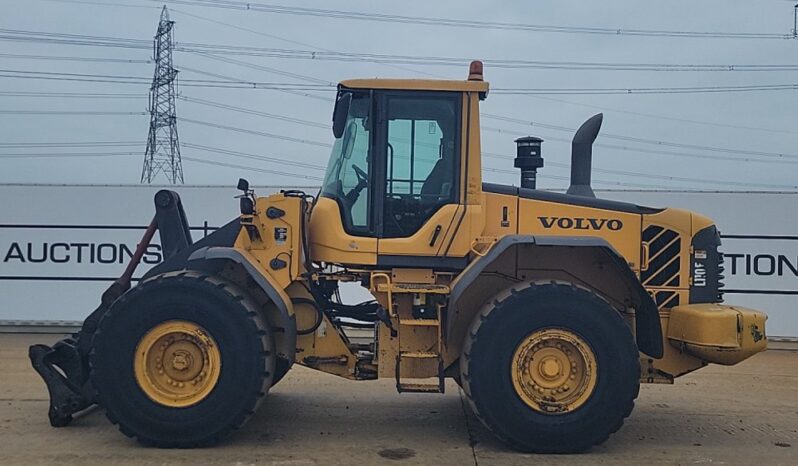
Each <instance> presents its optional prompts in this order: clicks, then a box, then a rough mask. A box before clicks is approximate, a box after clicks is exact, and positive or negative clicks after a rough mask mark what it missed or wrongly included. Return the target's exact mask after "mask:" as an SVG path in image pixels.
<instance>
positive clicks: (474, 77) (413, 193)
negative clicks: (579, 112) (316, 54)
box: [30, 62, 767, 452]
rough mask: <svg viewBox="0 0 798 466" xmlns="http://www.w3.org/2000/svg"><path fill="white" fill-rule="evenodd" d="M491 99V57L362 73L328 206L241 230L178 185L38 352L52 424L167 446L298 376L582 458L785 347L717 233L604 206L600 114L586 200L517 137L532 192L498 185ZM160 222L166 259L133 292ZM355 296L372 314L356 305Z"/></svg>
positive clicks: (588, 133)
mask: <svg viewBox="0 0 798 466" xmlns="http://www.w3.org/2000/svg"><path fill="white" fill-rule="evenodd" d="M487 96H488V83H487V82H485V81H484V80H483V76H482V64H481V63H480V62H474V63H472V66H471V68H470V73H469V77H468V79H467V80H463V81H456V80H409V79H355V80H347V81H343V82H341V83H340V85H339V87H338V94H337V99H336V105H335V109H334V111H333V118H332V130H333V134H334V136H335V144H334V147H333V150H332V154H331V156H330V161H329V165H328V168H327V173H326V176H325V178H324V182H323V185H322V187H321V190H320V192H319V193H318V194H317V195H315V196H313V195H310V194H307V193H304V192H299V191H283V192H280V193H279V194H273V195H270V196H267V197H256V196H255V194H254V193H253V191H252V190H251V189H250V187H249V183H248V182H247V181H246V180H243V179H242V180H240V181H239V185H238V188H239V189H240V190H241V195H240V196H239V198H240V215H239V216H238V217H237V218H235V219H234V220H233V221H231V222H230V223H228V224H227V225H225V226H224V227H222V228H220V229H219V230H217V231H216V232H215V233H213V234H211V235H209V236H207V237H206V238H203V239H202V240H200V241H197V242H193V241H192V238H191V235H190V232H189V229H188V223H187V221H186V216H185V213H184V211H183V207H182V205H181V202H180V198H179V197H178V196H177V194H176V193H174V192H171V191H166V190H164V191H160V192H159V193H157V194H156V196H155V208H156V215H155V218H154V220H153V222H152V224H151V225H150V228H148V229H147V233H146V234H145V237H144V238H143V240H142V241H141V244H140V245H139V249H138V251H137V254H136V255H134V257H133V260H132V261H131V263H130V265H129V266H128V268H127V270H126V272H125V274H123V276H122V277H121V278H120V279H119V280H118V281H117V282H115V283H114V284H113V285H112V286H111V287H110V288H109V289H108V291H106V293H105V295H104V296H103V299H102V303H101V304H100V306H99V307H98V308H97V310H96V311H95V312H93V313H92V314H91V315H90V316H89V317H88V318H87V319H86V321H85V323H84V324H83V327H82V329H81V331H80V332H79V333H77V334H75V335H74V337H73V338H70V339H66V340H63V341H61V342H59V343H57V344H56V345H55V346H54V347H52V348H50V347H47V346H44V345H34V346H33V347H31V349H30V357H31V361H32V363H33V366H34V367H35V368H36V370H37V371H38V372H39V373H40V374H41V375H42V377H43V378H44V380H45V382H46V384H47V387H48V389H49V391H50V396H51V406H50V420H51V423H52V424H53V425H54V426H62V425H66V424H67V423H69V421H70V420H71V419H72V415H73V414H74V413H76V412H78V411H81V410H83V409H85V408H87V407H88V406H90V405H92V404H99V405H100V406H101V407H103V408H104V409H105V411H106V413H107V416H108V418H109V419H110V420H111V422H113V423H114V424H118V426H119V429H120V430H121V431H122V432H123V433H124V434H126V435H128V436H131V437H136V438H137V439H138V440H140V441H141V442H144V443H146V444H151V445H156V446H160V447H191V446H201V445H207V444H211V443H213V442H216V441H218V440H220V439H221V438H223V437H224V436H225V435H227V434H229V433H230V432H231V431H232V430H234V429H238V428H239V427H241V426H242V425H243V424H244V423H245V422H246V421H247V419H248V418H249V417H250V416H251V415H252V414H253V413H254V412H255V410H256V409H257V407H258V405H259V404H260V403H261V401H263V399H264V398H265V397H266V395H267V393H268V391H269V389H270V388H271V387H273V386H274V385H275V384H277V383H278V382H279V381H280V380H281V379H282V378H283V377H284V376H285V375H286V373H287V372H288V371H289V370H290V369H291V367H292V365H293V364H295V363H296V364H301V365H303V366H306V367H309V368H312V369H316V370H319V371H322V372H327V373H330V374H334V375H337V376H340V377H344V378H347V379H352V380H373V379H377V378H386V377H387V378H390V379H393V380H395V382H396V389H397V390H398V391H399V392H424V393H443V391H444V389H445V387H446V384H445V383H444V382H445V379H446V378H452V379H454V380H455V381H456V383H457V384H459V386H460V387H462V390H463V392H464V393H465V395H467V399H468V402H469V404H470V406H471V409H473V411H474V413H475V414H476V416H477V417H478V418H479V419H480V420H481V421H482V422H483V423H484V424H485V425H486V426H487V427H488V428H489V429H490V430H491V431H492V432H494V433H495V435H496V436H497V437H499V438H500V439H502V440H503V441H505V442H506V443H507V444H508V445H509V446H511V447H512V448H515V449H518V450H521V451H533V452H578V451H583V450H585V449H588V448H590V447H591V446H592V445H595V444H598V443H601V442H603V441H604V440H606V439H607V437H608V436H609V435H611V434H612V433H613V432H615V431H617V430H618V429H619V428H620V427H621V424H622V423H623V421H624V419H625V418H626V417H627V416H629V414H630V413H631V411H632V408H633V406H634V400H635V398H636V397H637V395H638V391H639V387H640V383H673V381H674V379H675V378H676V377H679V376H681V375H684V374H687V373H689V372H691V371H694V370H696V369H699V368H701V367H704V366H706V365H707V364H709V363H717V364H727V365H729V364H736V363H738V362H740V361H742V360H744V359H746V358H748V357H749V356H751V355H753V354H755V353H757V352H759V351H762V350H764V349H765V347H766V344H767V338H766V336H765V320H766V316H765V315H764V314H763V313H761V312H758V311H755V310H751V309H746V308H743V307H739V306H735V305H727V304H721V302H722V300H723V299H722V295H723V290H722V288H723V259H722V254H721V253H720V252H719V251H718V246H719V245H720V239H719V234H718V230H717V229H716V227H715V225H714V224H713V222H712V221H711V220H710V219H708V218H706V217H703V216H701V215H699V214H696V213H692V212H688V211H684V210H677V209H657V208H649V207H642V206H638V205H635V204H629V203H624V202H616V201H611V200H603V199H597V198H596V197H595V195H594V193H593V191H592V189H591V187H590V165H591V156H592V153H591V148H592V144H593V141H594V140H595V138H596V136H597V134H598V131H599V128H600V125H601V115H596V116H594V117H593V118H591V119H589V120H588V121H587V122H586V123H585V124H584V125H582V127H581V128H580V129H579V130H578V131H577V132H576V134H575V136H574V138H573V145H572V168H571V170H572V173H571V177H572V184H571V187H570V188H569V190H568V193H567V194H561V193H555V192H549V191H544V190H539V189H536V183H535V180H536V173H537V170H538V169H539V168H540V167H542V166H543V158H542V156H541V142H542V141H541V140H540V139H537V138H534V137H527V138H521V139H519V140H517V141H516V142H517V157H516V159H515V166H516V167H517V168H519V169H520V171H521V182H520V187H515V186H504V185H496V184H489V183H483V182H482V165H481V163H482V160H481V147H480V121H479V117H480V113H479V104H480V101H481V100H483V99H485V98H486V97H487ZM155 231H158V232H159V233H160V238H161V244H162V247H163V250H164V257H165V260H164V261H163V262H162V263H160V264H159V265H157V266H155V267H154V268H152V269H151V270H149V271H148V272H147V273H146V274H145V275H144V276H143V278H142V279H141V280H140V281H139V282H138V283H137V284H136V286H134V287H132V288H131V286H130V278H131V276H132V273H133V269H135V266H136V265H137V263H138V261H139V259H140V257H141V253H142V252H143V248H146V246H147V244H148V243H149V241H150V239H151V238H152V237H153V235H154V233H155ZM349 282H351V283H355V284H359V285H361V286H362V287H364V288H365V289H367V290H368V291H369V292H370V293H371V294H372V295H373V300H371V301H367V302H363V303H360V304H352V303H347V302H344V300H342V299H341V295H340V290H339V284H341V283H349ZM364 329H365V330H364ZM355 331H356V332H359V334H360V335H361V336H362V335H363V334H364V333H365V334H366V335H367V339H366V341H364V340H363V338H362V337H361V338H358V339H353V338H352V336H353V334H354V332H355Z"/></svg>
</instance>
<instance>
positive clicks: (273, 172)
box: [183, 156, 324, 181]
mask: <svg viewBox="0 0 798 466" xmlns="http://www.w3.org/2000/svg"><path fill="white" fill-rule="evenodd" d="M183 160H188V161H190V162H197V163H203V164H207V165H215V166H217V167H225V168H238V169H241V170H247V171H256V172H261V173H269V174H272V175H280V176H291V177H294V178H302V179H306V180H314V181H323V180H324V179H323V178H321V177H319V176H312V175H302V174H299V173H289V172H281V171H277V170H268V169H265V168H258V167H252V166H247V165H235V164H231V163H224V162H216V161H212V160H205V159H197V158H194V157H185V156H184V157H183Z"/></svg>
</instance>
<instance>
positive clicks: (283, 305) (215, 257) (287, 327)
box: [187, 247, 296, 364]
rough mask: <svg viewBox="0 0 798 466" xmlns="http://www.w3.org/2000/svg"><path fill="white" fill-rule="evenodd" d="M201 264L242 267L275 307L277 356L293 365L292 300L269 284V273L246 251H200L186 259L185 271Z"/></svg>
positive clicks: (232, 249)
mask: <svg viewBox="0 0 798 466" xmlns="http://www.w3.org/2000/svg"><path fill="white" fill-rule="evenodd" d="M203 261H204V262H208V261H232V262H235V263H236V264H239V265H241V266H242V267H243V268H244V270H245V271H246V273H247V275H249V277H250V278H251V279H252V280H253V281H254V282H255V283H256V284H257V285H258V287H259V288H260V289H261V290H263V292H264V293H266V296H268V297H269V299H270V300H271V301H272V302H273V303H274V305H275V307H276V308H277V310H278V313H277V315H276V316H274V317H276V321H271V322H270V324H271V325H272V327H273V328H274V329H275V330H276V331H278V332H280V337H278V338H277V339H276V344H277V348H276V350H277V354H278V355H279V356H280V357H283V358H285V359H287V360H288V361H289V364H291V363H293V362H294V356H295V354H296V319H295V317H294V307H293V305H292V304H291V298H290V297H289V296H288V295H287V294H286V293H285V291H284V290H283V289H282V288H280V287H279V286H276V285H275V284H274V283H273V282H272V279H271V277H270V276H269V274H268V272H267V271H266V270H264V269H263V268H262V267H261V266H260V264H259V263H258V261H257V260H256V259H255V258H254V257H252V256H251V255H250V254H249V253H248V252H246V251H242V250H240V249H236V248H231V247H204V248H200V249H197V250H196V251H194V252H192V253H191V255H190V256H189V257H188V260H187V268H190V269H191V268H195V267H193V265H197V264H198V263H200V262H203ZM197 268H202V267H197ZM270 317H273V316H270ZM270 320H271V319H270Z"/></svg>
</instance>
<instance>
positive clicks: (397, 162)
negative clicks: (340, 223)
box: [382, 94, 460, 238]
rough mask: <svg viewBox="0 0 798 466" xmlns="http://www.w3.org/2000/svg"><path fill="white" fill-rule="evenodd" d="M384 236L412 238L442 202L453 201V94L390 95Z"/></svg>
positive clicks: (455, 105) (455, 120) (455, 109)
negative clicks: (422, 95)
mask: <svg viewBox="0 0 798 466" xmlns="http://www.w3.org/2000/svg"><path fill="white" fill-rule="evenodd" d="M386 104H387V110H386V114H387V124H388V128H387V146H388V147H387V154H386V156H387V160H386V162H387V163H386V172H387V173H386V180H385V183H386V184H385V198H384V200H383V231H382V236H383V237H384V238H402V237H407V236H411V235H412V234H413V233H415V232H416V231H418V229H419V228H421V226H422V225H423V224H424V223H425V222H426V221H427V220H428V219H429V218H430V217H431V216H432V215H433V214H434V213H435V212H436V211H437V210H438V209H439V208H440V207H441V206H443V205H445V204H453V203H454V204H456V203H457V202H458V187H459V176H458V174H459V172H458V171H459V154H458V151H457V149H458V147H459V141H460V136H459V127H460V125H459V123H460V111H459V99H458V96H457V95H445V94H436V95H434V96H424V97H421V96H418V95H412V94H411V95H408V96H399V95H397V96H389V97H388V98H387V101H386Z"/></svg>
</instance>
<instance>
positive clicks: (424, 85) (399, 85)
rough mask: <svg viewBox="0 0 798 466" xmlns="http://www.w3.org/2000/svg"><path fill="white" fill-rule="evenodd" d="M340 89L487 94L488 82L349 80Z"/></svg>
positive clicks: (343, 82)
mask: <svg viewBox="0 0 798 466" xmlns="http://www.w3.org/2000/svg"><path fill="white" fill-rule="evenodd" d="M339 86H340V87H343V88H347V89H393V90H402V91H404V90H414V91H454V92H479V93H482V94H487V92H488V87H489V84H488V82H487V81H481V80H480V81H477V80H468V81H457V80H446V79H385V78H373V79H347V80H344V81H341V83H340V85H339Z"/></svg>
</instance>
